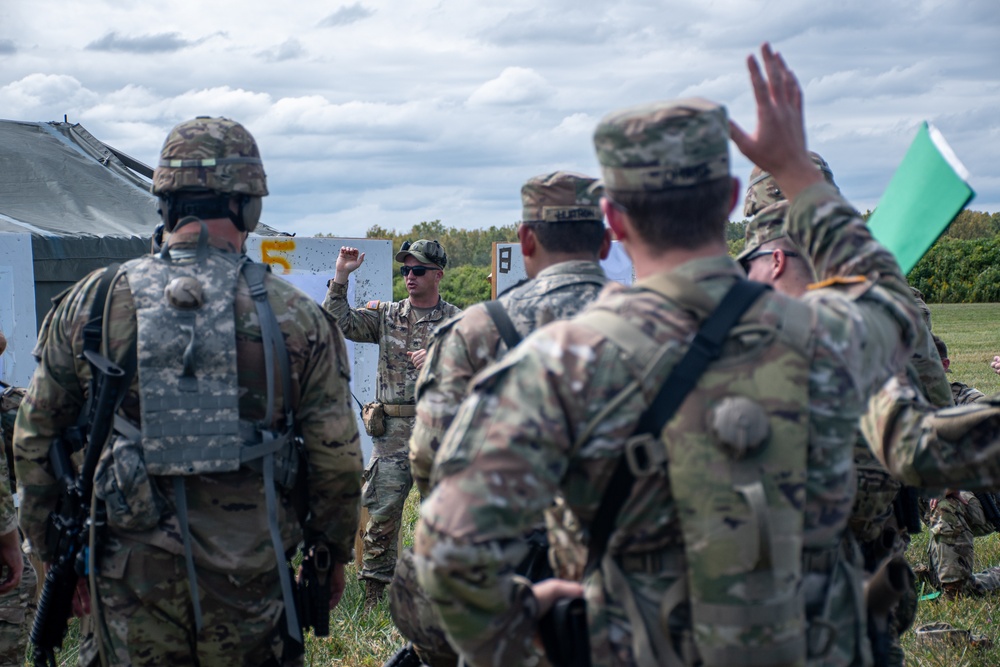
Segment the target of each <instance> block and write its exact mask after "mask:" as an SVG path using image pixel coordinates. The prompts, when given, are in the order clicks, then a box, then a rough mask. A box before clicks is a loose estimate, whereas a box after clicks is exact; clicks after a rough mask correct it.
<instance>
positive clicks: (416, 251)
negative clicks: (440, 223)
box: [396, 239, 448, 269]
mask: <svg viewBox="0 0 1000 667" xmlns="http://www.w3.org/2000/svg"><path fill="white" fill-rule="evenodd" d="M407 255H413V257H414V259H416V260H417V261H418V262H420V263H421V264H433V265H435V266H437V267H438V268H440V269H443V268H444V267H445V266H446V265H447V264H448V255H447V254H446V253H445V251H444V248H442V247H441V244H440V243H438V242H437V241H428V240H427V239H420V240H418V241H414V242H413V243H410V242H409V241H406V242H405V243H403V245H401V246H400V247H399V252H397V253H396V261H397V262H402V261H403V260H405V259H406V256H407Z"/></svg>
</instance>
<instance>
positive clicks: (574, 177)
mask: <svg viewBox="0 0 1000 667" xmlns="http://www.w3.org/2000/svg"><path fill="white" fill-rule="evenodd" d="M595 182H596V179H593V178H589V177H587V176H583V175H581V174H574V173H571V172H564V171H557V172H554V173H552V174H547V175H543V176H536V177H534V178H532V179H530V180H529V181H528V182H527V183H525V184H524V186H523V187H522V188H521V202H522V205H523V210H522V220H521V224H520V225H519V226H518V230H517V235H518V240H519V241H520V243H521V253H522V255H523V256H524V268H525V273H527V275H528V281H527V282H522V283H519V284H518V285H516V286H514V287H512V288H511V289H509V290H507V291H506V292H504V293H503V294H502V295H500V297H499V298H498V299H497V303H499V304H500V306H501V307H502V309H503V311H504V312H505V313H506V314H507V317H508V319H509V320H510V323H511V324H513V326H514V330H515V331H516V332H517V336H518V337H520V338H523V337H525V336H527V335H528V334H529V333H531V332H532V331H534V330H535V329H538V328H540V327H542V326H543V325H545V324H548V323H549V322H552V321H554V320H562V319H566V318H568V317H572V316H573V315H575V314H576V313H577V312H578V311H580V310H582V309H583V307H584V306H585V305H587V304H588V303H590V302H591V301H593V300H594V298H595V297H596V296H597V293H598V292H600V291H601V288H602V287H604V284H605V282H607V278H606V277H605V275H604V270H603V269H602V268H601V266H600V264H599V263H598V260H600V259H604V258H606V257H607V256H608V252H609V250H610V247H611V236H610V230H608V229H607V228H605V226H604V222H603V220H604V217H603V215H602V214H601V211H600V206H599V205H598V202H599V201H600V198H601V193H602V192H603V189H601V188H595V191H594V192H588V189H589V188H591V187H592V186H593V185H594V183H595ZM490 313H491V311H490V309H489V308H487V306H486V305H485V304H477V305H476V306H474V307H473V308H472V309H470V310H468V311H466V312H464V313H462V314H461V315H459V316H457V317H454V318H452V319H451V320H449V321H448V322H447V323H446V324H444V325H442V326H441V327H439V328H438V330H437V332H436V333H435V335H434V340H433V343H432V346H431V349H430V352H429V356H428V360H427V364H426V366H425V367H424V369H423V370H421V372H420V376H419V378H418V379H417V388H416V394H417V419H416V425H415V426H414V428H413V435H412V436H411V437H410V467H411V469H412V471H413V479H414V481H415V482H416V484H417V488H419V489H420V493H421V496H426V495H427V492H428V491H429V489H428V485H429V482H430V472H431V465H432V464H433V462H434V454H435V453H436V452H437V450H438V447H439V446H440V443H441V439H442V438H443V437H444V433H445V431H447V430H448V427H449V426H451V422H452V420H454V418H455V413H457V412H458V406H459V404H460V403H461V402H462V399H463V398H465V396H466V393H467V391H466V390H467V388H468V384H469V380H471V379H472V376H473V375H475V374H476V373H478V372H479V371H480V370H482V369H483V368H485V367H486V366H487V365H488V364H490V363H492V362H494V361H496V360H497V359H499V358H501V357H503V355H505V354H506V353H507V352H508V351H509V346H508V344H507V342H505V338H504V336H503V335H502V334H501V330H500V326H501V325H500V324H499V323H498V322H497V321H496V320H494V319H493V316H492V315H491V314H490ZM500 317H502V315H501V316H500Z"/></svg>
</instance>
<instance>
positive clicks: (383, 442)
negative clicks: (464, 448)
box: [358, 417, 414, 583]
mask: <svg viewBox="0 0 1000 667" xmlns="http://www.w3.org/2000/svg"><path fill="white" fill-rule="evenodd" d="M413 422H414V419H413V418H412V417H386V420H385V435H383V436H380V437H377V438H372V443H373V445H374V448H373V451H372V460H371V462H370V463H369V464H368V468H366V469H365V473H364V486H363V487H362V489H361V504H362V505H363V506H364V507H365V509H367V510H368V525H366V526H365V534H364V555H363V556H362V567H361V572H360V573H358V578H359V579H375V580H376V581H381V582H384V583H389V582H391V581H392V573H393V570H395V568H396V552H397V550H398V543H399V527H400V522H401V520H402V518H403V505H405V504H406V497H407V496H408V495H410V489H411V488H412V487H413V477H412V476H411V475H410V457H409V442H410V432H411V431H412V430H413Z"/></svg>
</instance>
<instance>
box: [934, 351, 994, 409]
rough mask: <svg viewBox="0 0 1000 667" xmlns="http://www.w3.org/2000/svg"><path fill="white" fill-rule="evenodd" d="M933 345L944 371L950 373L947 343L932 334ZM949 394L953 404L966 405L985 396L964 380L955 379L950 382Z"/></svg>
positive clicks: (976, 401)
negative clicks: (953, 401)
mask: <svg viewBox="0 0 1000 667" xmlns="http://www.w3.org/2000/svg"><path fill="white" fill-rule="evenodd" d="M934 347H935V348H937V352H938V356H939V357H941V365H942V366H943V367H944V372H945V373H951V359H949V358H948V344H947V343H945V342H944V341H943V340H941V339H940V338H938V337H937V336H934ZM951 396H952V398H953V399H955V405H968V404H969V403H978V402H979V401H981V400H983V399H984V398H986V394H984V393H983V392H981V391H979V390H978V389H976V388H975V387H970V386H969V385H967V384H965V383H964V382H959V381H957V380H955V381H953V382H951Z"/></svg>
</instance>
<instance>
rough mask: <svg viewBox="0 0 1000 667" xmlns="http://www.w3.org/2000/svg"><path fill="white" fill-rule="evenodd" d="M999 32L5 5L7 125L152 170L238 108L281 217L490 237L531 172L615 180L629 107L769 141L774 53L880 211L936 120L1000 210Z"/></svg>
mask: <svg viewBox="0 0 1000 667" xmlns="http://www.w3.org/2000/svg"><path fill="white" fill-rule="evenodd" d="M998 34H1000V2H997V0H964V1H958V0H955V1H952V0H863V1H862V0H838V1H837V2H817V1H816V0H765V1H756V0H697V1H696V0H690V1H689V2H677V1H668V0H632V1H627V0H619V1H618V2H601V3H598V2H592V1H590V0H572V1H570V0H531V1H526V0H507V1H506V2H502V3H501V2H483V1H481V0H406V1H405V2H404V1H403V0H360V1H358V2H351V1H350V0H348V1H347V2H346V3H345V2H343V1H342V0H334V1H327V2H322V1H321V2H301V3H300V2H288V1H286V2H273V1H267V2H265V1H262V0H242V1H240V2H234V1H231V0H216V1H215V2H196V1H194V0H173V1H172V2H169V3H160V2H148V1H146V0H89V1H88V2H62V1H58V2H57V1H56V0H30V1H29V0H0V62H2V63H3V68H2V70H0V117H4V118H9V119H16V120H30V121H48V120H62V118H63V115H64V114H65V115H66V116H67V117H68V119H69V120H70V122H78V123H81V124H82V125H83V126H84V127H86V128H87V129H88V130H89V131H90V132H91V133H93V134H94V135H95V136H96V137H98V138H99V139H101V140H102V141H104V142H105V143H108V144H110V145H112V146H114V147H115V148H118V149H120V150H123V151H125V152H126V153H129V154H130V155H132V156H134V157H136V158H138V159H140V160H142V161H143V162H146V163H147V164H154V163H155V161H156V159H157V153H158V151H159V147H160V145H161V143H162V141H163V138H164V137H165V136H166V133H167V131H168V130H169V129H170V127H171V126H173V125H174V124H176V123H178V122H180V121H183V120H186V119H188V118H191V117H193V116H196V115H224V116H227V117H230V118H234V119H236V120H239V121H240V122H242V123H243V124H245V125H246V126H247V127H248V128H249V129H250V130H251V132H252V133H253V134H254V135H255V137H256V138H257V141H258V143H259V144H260V147H261V153H262V155H263V158H264V164H265V168H266V170H267V174H268V184H269V187H270V190H271V195H270V197H268V198H267V200H265V203H264V218H263V219H264V221H265V222H267V223H269V224H271V225H272V226H275V227H277V228H279V229H282V230H286V231H292V232H297V233H298V234H304V235H310V234H315V233H318V232H324V233H326V232H332V233H334V234H336V235H338V236H363V235H364V233H365V230H367V229H368V228H369V227H370V226H372V225H375V224H378V225H381V226H383V227H386V228H389V229H399V230H408V229H409V228H410V227H411V226H412V225H413V224H414V223H416V222H419V221H421V220H432V219H441V220H442V221H443V222H444V224H445V225H447V226H455V227H466V228H471V227H483V226H489V225H502V224H507V223H511V222H515V221H517V220H518V218H519V216H520V199H519V190H520V186H521V183H522V182H523V181H524V180H526V179H527V178H529V177H530V176H533V175H535V174H539V173H544V172H547V171H552V170H555V169H573V170H576V171H582V172H585V173H591V174H596V173H597V164H596V161H595V159H594V157H593V151H592V147H591V142H590V137H591V133H592V131H593V128H594V126H595V124H596V123H597V121H598V120H599V119H600V118H601V117H602V116H603V115H604V114H605V113H607V112H608V111H610V110H612V109H615V108H618V107H622V106H628V105H631V104H637V103H641V102H648V101H653V100H656V99H667V98H672V97H681V96H690V95H701V96H704V97H709V98H712V99H715V100H717V101H720V102H723V103H725V104H726V105H727V106H728V107H729V110H730V114H731V116H732V117H733V118H734V119H735V120H737V121H738V122H741V123H742V124H743V125H744V127H746V128H747V129H751V126H752V125H753V118H754V116H753V106H752V104H753V100H752V97H751V93H750V86H749V83H748V79H747V74H746V71H745V67H744V58H745V57H746V55H747V54H748V53H750V52H751V51H753V50H754V49H755V48H756V47H757V46H758V45H759V44H760V42H762V41H764V40H770V41H771V42H772V43H774V44H775V46H776V47H777V48H778V49H780V50H781V52H782V53H783V54H784V55H785V57H786V59H787V60H788V62H789V63H790V64H791V65H792V66H793V68H795V70H796V72H797V73H798V75H799V78H800V80H801V82H802V84H803V86H804V89H805V99H806V104H807V109H806V111H807V117H806V122H807V126H808V133H809V141H810V147H811V148H813V149H814V150H817V151H819V152H820V153H821V154H822V155H823V156H824V157H826V158H827V160H828V161H829V163H830V165H831V166H832V167H833V170H834V173H835V175H836V178H837V181H838V183H839V184H840V185H841V187H842V189H843V191H844V192H845V194H846V195H847V196H848V198H850V199H851V200H852V201H853V202H854V203H855V205H856V206H858V208H860V209H861V210H865V209H867V208H872V207H874V206H875V204H876V203H877V202H878V198H879V195H880V194H881V192H882V190H883V189H884V188H885V186H886V184H887V183H888V181H889V178H890V177H891V175H892V172H893V170H894V168H895V167H896V165H897V164H898V162H899V160H900V159H901V158H902V156H903V154H904V153H905V151H906V148H907V146H908V145H909V143H910V141H911V140H912V138H913V136H914V134H915V132H916V130H917V127H918V126H919V124H920V123H921V122H922V121H924V120H928V121H930V122H931V123H933V124H935V125H936V126H937V127H938V128H939V129H940V130H941V132H942V133H943V135H944V136H945V138H946V139H947V140H948V141H949V143H950V144H951V145H952V147H953V148H954V149H955V152H956V153H957V155H958V156H959V157H960V158H961V159H962V161H963V162H964V163H965V165H966V166H967V167H968V169H969V171H970V172H971V179H970V180H971V183H972V185H973V187H974V189H975V190H976V191H977V193H978V194H977V197H976V199H975V200H974V201H973V202H972V204H971V205H970V207H971V208H973V209H976V210H986V211H1000V168H998V167H997V163H998V157H1000V76H998V72H1000V40H998V39H997V35H998ZM733 150H734V153H735V147H733ZM734 164H735V169H736V171H737V174H738V175H740V176H741V177H742V178H743V179H744V180H745V178H746V175H747V174H748V172H749V169H750V165H749V164H748V163H747V162H746V160H745V159H743V158H742V156H737V157H736V159H735V161H734ZM733 217H734V219H738V218H739V217H740V215H739V211H736V212H734V214H733Z"/></svg>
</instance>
